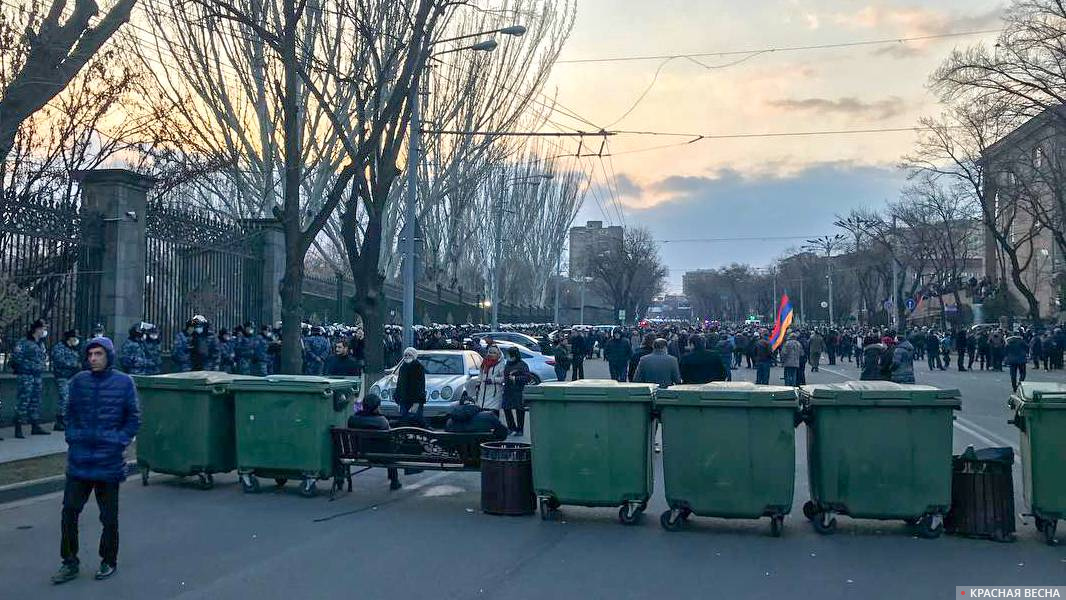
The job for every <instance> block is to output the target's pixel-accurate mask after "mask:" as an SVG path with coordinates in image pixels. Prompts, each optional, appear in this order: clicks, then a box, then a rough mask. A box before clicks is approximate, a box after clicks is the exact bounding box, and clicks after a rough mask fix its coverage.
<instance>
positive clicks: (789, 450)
mask: <svg viewBox="0 0 1066 600" xmlns="http://www.w3.org/2000/svg"><path fill="white" fill-rule="evenodd" d="M655 406H656V407H657V408H658V409H659V423H660V426H661V427H662V436H663V483H664V487H665V489H666V502H667V504H668V505H669V506H670V510H667V511H666V512H664V513H663V514H662V516H661V517H660V519H659V522H660V523H661V524H662V526H663V528H664V529H667V530H668V531H676V530H679V529H681V528H682V527H683V525H684V523H685V521H686V520H687V519H688V517H689V515H692V514H695V515H700V516H706V517H724V518H734V519H758V518H760V517H770V532H771V534H772V535H774V536H775V537H776V536H779V535H781V527H782V524H783V522H784V518H785V515H787V514H788V513H789V512H791V510H792V495H793V490H794V487H795V478H796V433H795V430H796V416H797V408H798V403H797V400H796V389H795V388H792V387H780V386H766V385H755V384H753V383H750V382H737V383H710V384H706V385H679V386H675V387H672V388H669V389H665V390H659V391H658V392H656V395H655Z"/></svg>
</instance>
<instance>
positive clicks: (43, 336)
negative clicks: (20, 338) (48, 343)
mask: <svg viewBox="0 0 1066 600" xmlns="http://www.w3.org/2000/svg"><path fill="white" fill-rule="evenodd" d="M46 337H48V330H47V329H45V330H44V331H42V332H41V339H42V340H43V339H44V338H46Z"/></svg>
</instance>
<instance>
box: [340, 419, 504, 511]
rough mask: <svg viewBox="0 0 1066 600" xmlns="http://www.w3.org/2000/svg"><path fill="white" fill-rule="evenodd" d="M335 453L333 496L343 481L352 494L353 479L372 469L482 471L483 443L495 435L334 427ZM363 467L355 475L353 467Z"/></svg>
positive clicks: (417, 428)
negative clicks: (356, 475) (335, 473)
mask: <svg viewBox="0 0 1066 600" xmlns="http://www.w3.org/2000/svg"><path fill="white" fill-rule="evenodd" d="M331 435H332V437H333V454H334V461H335V464H336V472H337V477H336V478H335V479H334V481H335V482H336V483H335V484H334V486H333V489H332V490H331V492H330V496H331V497H332V496H333V494H334V493H335V492H337V491H339V489H340V486H341V484H342V482H343V481H347V482H348V491H349V492H351V491H352V476H353V475H355V474H358V473H362V472H363V471H366V470H368V469H373V468H375V467H377V468H394V469H405V470H406V471H408V472H409V471H480V470H481V444H482V443H484V442H494V441H497V438H496V437H495V436H494V435H493V434H491V433H455V432H448V431H434V430H431V429H422V428H419V427H397V428H395V429H390V430H387V431H381V430H373V429H347V428H342V427H334V428H333V429H332V430H331ZM353 466H354V467H363V468H362V469H360V470H359V471H356V472H355V473H352V467H353Z"/></svg>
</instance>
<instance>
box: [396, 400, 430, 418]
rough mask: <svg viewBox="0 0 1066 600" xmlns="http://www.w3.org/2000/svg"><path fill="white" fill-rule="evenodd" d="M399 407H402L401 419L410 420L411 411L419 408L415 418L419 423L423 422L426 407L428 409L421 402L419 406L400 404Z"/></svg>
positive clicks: (416, 410)
mask: <svg viewBox="0 0 1066 600" xmlns="http://www.w3.org/2000/svg"><path fill="white" fill-rule="evenodd" d="M398 406H399V407H400V418H401V419H407V418H410V417H411V409H412V408H415V407H416V406H417V407H418V408H415V412H414V416H415V418H416V419H418V420H419V421H421V420H423V419H422V412H423V409H425V407H426V405H425V404H422V403H421V402H420V403H418V404H399V405H398Z"/></svg>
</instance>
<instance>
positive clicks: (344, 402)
mask: <svg viewBox="0 0 1066 600" xmlns="http://www.w3.org/2000/svg"><path fill="white" fill-rule="evenodd" d="M353 386H354V382H352V381H351V380H345V379H328V378H326V377H316V376H305V375H269V376H267V377H258V378H253V379H248V380H243V379H242V380H240V381H235V382H233V384H232V385H231V386H230V388H231V389H232V390H233V393H234V400H235V401H234V406H235V421H236V436H237V472H238V473H239V474H240V477H241V487H242V489H243V490H244V491H245V492H246V493H255V492H258V491H259V480H258V477H272V478H274V481H275V483H276V484H277V485H278V486H283V485H285V483H286V482H287V481H288V480H289V479H300V480H301V481H302V485H301V488H300V493H301V494H303V495H304V496H307V497H310V496H314V495H315V493H316V481H317V480H319V479H327V478H329V477H334V476H335V473H334V472H333V471H334V465H333V445H332V440H331V438H330V429H331V428H332V427H344V426H345V424H346V422H347V419H348V413H349V411H348V410H347V409H348V408H349V407H350V405H351V402H352V400H353V396H354V394H353V389H354V387H353ZM335 483H336V482H335Z"/></svg>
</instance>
